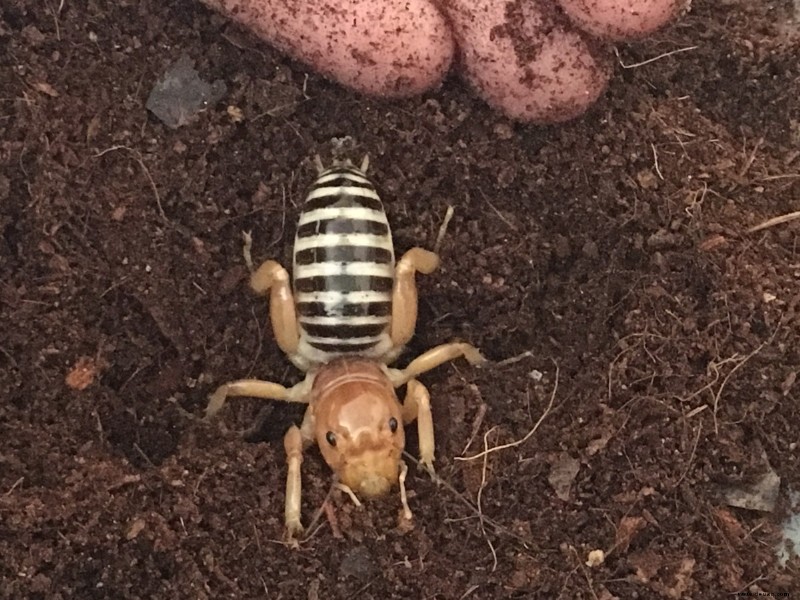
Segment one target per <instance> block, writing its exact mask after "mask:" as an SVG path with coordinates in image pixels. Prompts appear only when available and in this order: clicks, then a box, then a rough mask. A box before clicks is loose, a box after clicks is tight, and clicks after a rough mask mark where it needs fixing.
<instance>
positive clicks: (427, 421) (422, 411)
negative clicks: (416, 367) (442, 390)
mask: <svg viewBox="0 0 800 600" xmlns="http://www.w3.org/2000/svg"><path fill="white" fill-rule="evenodd" d="M415 419H416V421H417V431H418V432H419V457H420V460H419V462H420V464H421V465H422V466H423V467H424V468H425V469H426V470H427V471H428V473H430V474H431V477H434V476H435V474H436V472H435V471H434V469H433V460H434V456H433V455H434V448H435V447H436V444H435V439H434V435H433V414H432V413H431V397H430V395H429V394H428V390H427V389H426V388H425V386H424V385H422V384H421V383H420V382H419V381H417V380H416V379H412V380H411V381H409V382H408V388H407V389H406V397H405V400H404V401H403V423H405V424H406V425H408V424H409V423H411V422H413V421H414V420H415Z"/></svg>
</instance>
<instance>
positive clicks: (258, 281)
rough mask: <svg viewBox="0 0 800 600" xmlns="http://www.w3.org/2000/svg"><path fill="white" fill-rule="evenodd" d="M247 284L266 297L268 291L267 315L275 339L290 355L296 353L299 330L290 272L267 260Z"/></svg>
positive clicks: (254, 272)
mask: <svg viewBox="0 0 800 600" xmlns="http://www.w3.org/2000/svg"><path fill="white" fill-rule="evenodd" d="M250 287H251V288H253V291H255V292H256V293H257V294H263V295H265V296H266V295H267V293H269V315H270V320H271V321H272V330H273V331H274V333H275V340H276V341H277V342H278V346H279V347H280V349H281V350H283V351H284V352H285V353H286V354H287V355H289V356H290V357H291V356H292V355H293V354H295V353H296V352H297V345H298V342H299V340H300V329H299V327H298V325H297V312H296V310H295V306H294V296H293V295H292V285H291V282H290V281H289V273H287V272H286V269H284V268H283V267H282V266H281V265H280V264H278V263H277V262H275V261H274V260H267V261H265V262H264V263H262V264H261V266H260V267H259V268H258V269H256V270H255V271H253V273H252V274H251V276H250Z"/></svg>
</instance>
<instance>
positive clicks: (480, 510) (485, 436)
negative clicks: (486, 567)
mask: <svg viewBox="0 0 800 600" xmlns="http://www.w3.org/2000/svg"><path fill="white" fill-rule="evenodd" d="M495 429H496V427H492V428H491V429H490V430H489V431H487V432H486V433H485V434H483V467H482V468H481V485H480V487H478V496H477V499H476V503H477V505H478V521H479V523H480V526H481V533H482V534H483V539H484V540H486V543H487V544H489V550H491V551H492V560H493V561H494V563H493V564H492V573H494V572H495V571H496V570H497V552H496V551H495V549H494V544H492V540H490V539H489V536H488V535H486V526H485V525H484V524H483V507H482V506H481V497H482V496H483V488H485V487H486V467H487V466H488V463H489V452H488V450H489V434H490V433H492V431H494V430H495Z"/></svg>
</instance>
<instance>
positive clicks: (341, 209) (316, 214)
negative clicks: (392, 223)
mask: <svg viewBox="0 0 800 600" xmlns="http://www.w3.org/2000/svg"><path fill="white" fill-rule="evenodd" d="M323 219H348V220H351V221H378V222H380V223H385V224H387V225H388V224H389V223H388V221H387V220H386V215H385V214H384V213H383V211H381V210H371V209H369V208H363V207H361V206H346V207H345V206H337V207H330V208H318V209H316V210H309V211H308V212H304V213H303V214H301V215H300V221H299V222H298V224H297V225H298V226H300V225H305V224H306V223H313V222H314V221H321V220H323Z"/></svg>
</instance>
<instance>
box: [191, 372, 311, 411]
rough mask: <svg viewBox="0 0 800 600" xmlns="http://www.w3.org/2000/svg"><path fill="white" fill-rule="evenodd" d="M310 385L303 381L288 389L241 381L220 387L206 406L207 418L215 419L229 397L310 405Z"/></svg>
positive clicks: (269, 382)
mask: <svg viewBox="0 0 800 600" xmlns="http://www.w3.org/2000/svg"><path fill="white" fill-rule="evenodd" d="M309 390H310V384H309V382H308V380H304V381H301V382H300V383H298V384H297V385H295V386H292V387H290V388H286V387H284V386H282V385H281V384H279V383H273V382H272V381H261V380H260V379H240V380H238V381H232V382H230V383H226V384H224V385H221V386H219V387H218V388H217V389H216V391H215V392H214V393H213V394H211V395H210V396H209V397H208V406H206V418H207V419H208V418H210V417H213V416H214V415H215V414H217V413H218V412H219V411H220V409H221V408H222V407H223V406H224V404H225V400H226V399H227V398H228V397H231V396H233V397H242V396H248V397H251V398H262V399H264V400H285V401H287V402H303V403H308V401H309V400H308V392H309Z"/></svg>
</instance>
